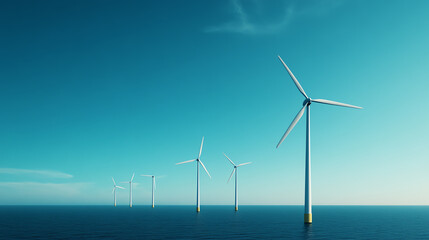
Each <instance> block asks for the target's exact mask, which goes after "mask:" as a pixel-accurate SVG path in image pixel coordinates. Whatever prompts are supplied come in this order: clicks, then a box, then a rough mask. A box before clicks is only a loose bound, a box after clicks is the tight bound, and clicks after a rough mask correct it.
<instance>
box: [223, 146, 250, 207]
mask: <svg viewBox="0 0 429 240" xmlns="http://www.w3.org/2000/svg"><path fill="white" fill-rule="evenodd" d="M223 155H225V157H226V158H227V159H228V160H229V161H230V162H231V164H232V166H234V169H233V170H232V173H231V176H229V179H228V182H229V180H231V178H232V175H233V174H234V173H235V211H238V185H237V184H238V183H237V172H238V169H237V168H238V167H240V166H244V165H247V164H251V163H252V162H247V163H242V164H238V165H235V163H234V162H233V161H232V160H231V159H229V157H228V156H226V154H225V153H224V154H223Z"/></svg>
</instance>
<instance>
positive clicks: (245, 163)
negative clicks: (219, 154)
mask: <svg viewBox="0 0 429 240" xmlns="http://www.w3.org/2000/svg"><path fill="white" fill-rule="evenodd" d="M251 163H252V162H247V163H242V164H238V165H237V167H240V166H244V165H247V164H251Z"/></svg>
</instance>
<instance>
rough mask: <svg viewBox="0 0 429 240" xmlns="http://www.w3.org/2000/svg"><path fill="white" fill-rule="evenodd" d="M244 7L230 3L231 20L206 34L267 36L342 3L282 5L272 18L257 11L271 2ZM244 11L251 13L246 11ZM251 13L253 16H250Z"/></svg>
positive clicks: (247, 3) (211, 28) (235, 2)
mask: <svg viewBox="0 0 429 240" xmlns="http://www.w3.org/2000/svg"><path fill="white" fill-rule="evenodd" d="M245 3H246V7H247V8H245V5H244V4H243V3H242V2H241V1H240V0H232V1H231V6H230V8H231V10H232V12H233V19H232V20H230V21H227V22H225V23H222V24H220V25H217V26H210V27H207V28H206V29H205V32H207V33H218V32H231V33H240V34H267V33H277V32H279V31H282V30H284V29H285V28H286V27H287V26H288V25H289V24H290V23H291V22H292V21H293V20H294V19H296V18H299V17H302V16H318V15H322V14H325V13H327V12H329V11H331V10H332V9H334V8H336V7H338V6H339V5H341V3H342V2H340V1H336V0H332V1H321V2H315V3H314V4H312V5H306V6H300V7H298V6H295V5H294V4H291V3H287V2H286V3H283V4H282V6H281V10H282V11H280V12H279V13H278V14H277V15H278V16H274V17H273V16H272V15H273V14H272V13H268V12H263V11H262V13H261V11H258V10H259V9H256V8H261V6H262V5H263V4H270V3H271V1H253V3H257V4H249V3H252V2H249V1H246V2H245ZM246 9H249V10H253V11H246ZM252 13H253V14H252ZM256 13H259V14H262V15H264V16H262V17H261V16H260V18H259V20H258V18H254V15H255V14H256ZM267 18H271V21H260V19H267Z"/></svg>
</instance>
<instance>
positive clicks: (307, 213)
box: [277, 56, 361, 223]
mask: <svg viewBox="0 0 429 240" xmlns="http://www.w3.org/2000/svg"><path fill="white" fill-rule="evenodd" d="M278 58H279V59H280V61H281V62H282V64H283V66H284V67H285V68H286V70H287V72H288V73H289V76H290V77H291V78H292V80H293V82H294V83H295V86H296V87H297V88H298V90H299V91H300V92H301V94H302V95H303V96H304V97H305V100H304V102H303V104H302V105H303V107H302V108H301V110H299V112H298V114H297V115H296V117H295V118H294V119H293V121H292V123H291V124H290V125H289V127H288V129H287V130H286V132H285V134H284V135H283V137H282V138H281V139H280V141H279V143H278V144H277V148H278V147H279V146H280V144H281V143H282V142H283V141H284V140H285V138H286V137H287V135H288V134H289V133H290V131H292V129H293V128H294V127H295V125H296V124H297V123H298V121H299V120H300V119H301V117H302V115H303V114H304V111H305V109H307V137H306V152H305V153H306V156H305V207H304V222H305V223H312V221H313V217H312V211H311V161H310V160H311V157H310V155H311V154H310V153H311V151H310V105H311V103H313V102H315V103H323V104H328V105H335V106H341V107H349V108H361V107H358V106H353V105H350V104H345V103H340V102H334V101H331V100H325V99H311V98H310V97H308V96H307V94H306V93H305V91H304V89H303V88H302V87H301V85H300V84H299V82H298V80H297V79H296V78H295V76H294V75H293V73H292V71H291V70H290V69H289V68H288V66H287V65H286V63H285V62H284V61H283V59H282V58H281V57H280V56H278Z"/></svg>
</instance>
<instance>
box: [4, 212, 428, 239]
mask: <svg viewBox="0 0 429 240" xmlns="http://www.w3.org/2000/svg"><path fill="white" fill-rule="evenodd" d="M233 208H234V207H233V206H202V207H201V212H200V213H198V214H197V213H196V212H195V209H194V207H193V206H157V207H156V208H155V209H152V208H151V207H149V206H135V207H133V208H132V209H130V208H128V207H125V206H120V207H117V208H113V207H111V206H0V238H1V239H70V238H80V239H375V238H377V239H429V206H314V207H313V224H311V225H306V224H304V223H303V207H302V206H240V210H239V211H238V212H234V209H233Z"/></svg>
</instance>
